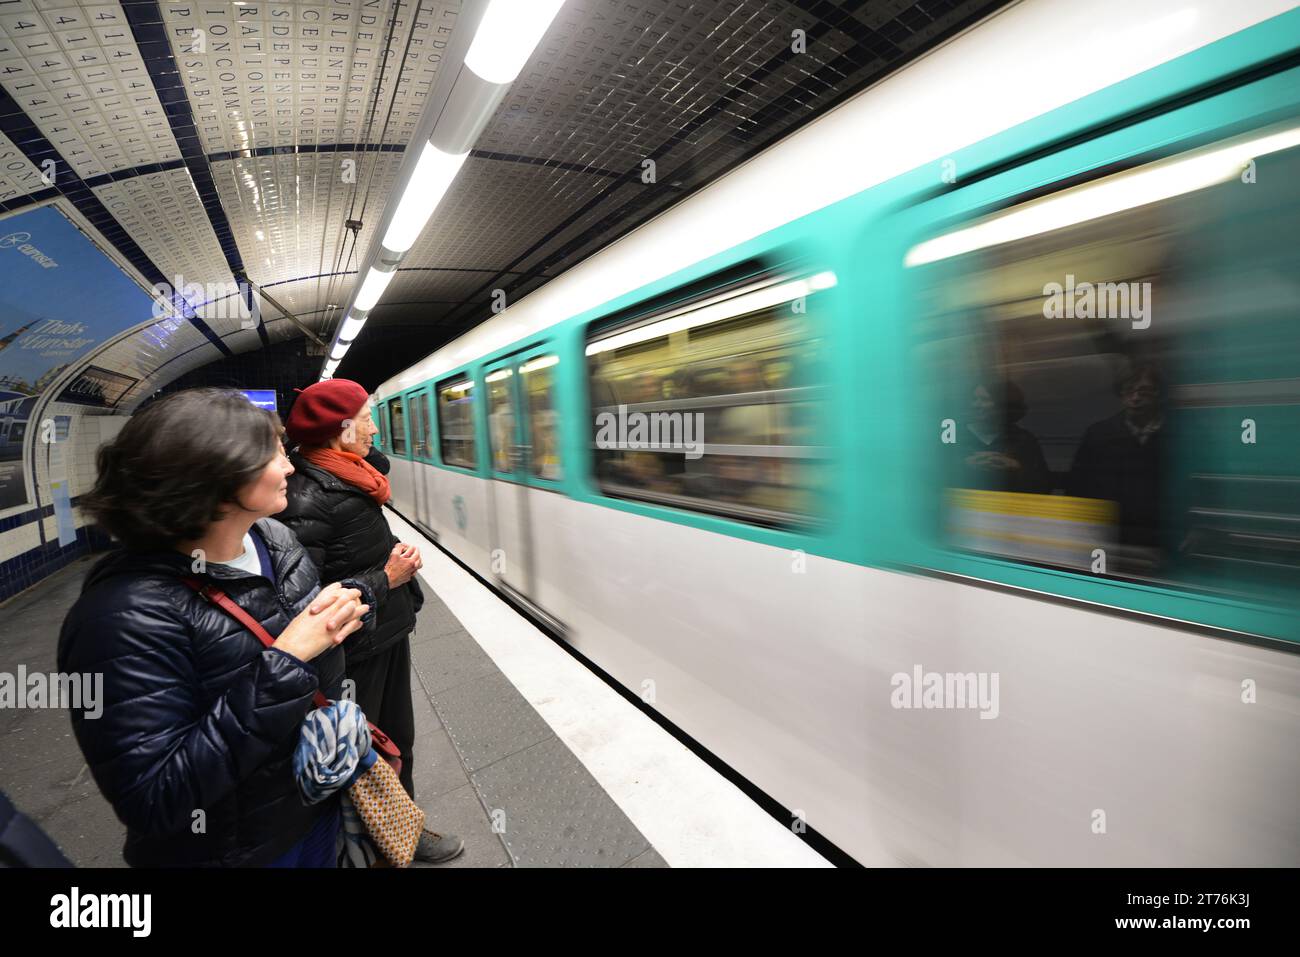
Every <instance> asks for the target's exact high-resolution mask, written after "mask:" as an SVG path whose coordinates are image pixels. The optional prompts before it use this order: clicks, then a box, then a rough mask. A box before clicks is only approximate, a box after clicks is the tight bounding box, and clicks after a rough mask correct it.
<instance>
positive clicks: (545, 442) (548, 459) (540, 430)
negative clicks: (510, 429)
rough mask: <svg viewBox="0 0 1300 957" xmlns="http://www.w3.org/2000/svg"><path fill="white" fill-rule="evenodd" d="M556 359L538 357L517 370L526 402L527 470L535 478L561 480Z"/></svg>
mask: <svg viewBox="0 0 1300 957" xmlns="http://www.w3.org/2000/svg"><path fill="white" fill-rule="evenodd" d="M559 361H560V357H559V356H538V357H537V358H536V359H529V360H528V361H527V362H525V363H524V364H523V365H522V366H520V367H519V374H520V376H521V377H522V379H523V387H524V394H525V395H526V396H527V401H528V434H529V443H530V446H531V449H532V453H531V459H532V462H531V465H530V470H531V471H532V474H533V475H536V476H537V477H538V478H544V479H550V480H551V481H558V480H559V478H560V436H559V427H558V423H557V421H556V415H555V365H556V363H558V362H559Z"/></svg>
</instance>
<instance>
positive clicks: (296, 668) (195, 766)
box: [58, 519, 344, 867]
mask: <svg viewBox="0 0 1300 957" xmlns="http://www.w3.org/2000/svg"><path fill="white" fill-rule="evenodd" d="M256 528H257V530H258V531H259V532H261V534H262V539H263V541H264V542H265V543H266V548H267V552H268V553H269V555H270V558H271V564H272V566H273V567H274V570H275V582H274V583H271V582H269V581H267V579H265V578H263V577H262V576H261V575H252V574H249V573H247V572H243V571H241V570H239V569H237V568H232V567H230V566H227V565H219V564H215V563H209V564H208V566H207V568H206V572H205V574H203V575H198V576H196V577H198V578H199V580H200V581H201V582H208V581H210V582H212V583H213V584H215V585H216V586H217V587H218V588H220V589H221V590H222V591H224V592H226V594H228V595H229V596H230V597H231V598H232V599H234V600H235V602H236V603H238V604H239V605H240V606H242V607H243V608H244V609H245V610H246V611H247V612H248V613H249V614H250V615H252V616H253V617H254V618H255V619H257V621H259V622H260V623H261V624H262V626H263V627H264V628H265V629H266V630H267V631H268V632H269V633H270V634H271V635H272V636H278V635H279V634H280V632H281V631H282V630H283V629H284V628H285V626H286V625H288V623H289V622H290V620H291V619H293V618H294V617H295V616H296V615H297V614H298V613H299V612H301V611H302V610H303V609H304V608H305V607H306V606H307V605H308V604H309V603H310V601H311V600H312V598H313V597H315V595H316V593H317V592H318V591H319V590H320V585H319V581H318V578H317V574H316V566H315V565H314V564H313V563H312V561H311V559H310V558H309V557H308V555H307V552H306V551H305V550H304V549H303V547H302V546H301V545H300V544H299V543H298V540H297V539H296V538H295V537H294V535H293V533H292V532H290V531H289V530H288V529H287V528H285V527H284V526H283V525H281V524H280V523H279V522H277V521H275V520H274V519H262V520H260V521H259V522H257V524H256ZM190 566H191V560H190V559H189V558H188V557H186V556H185V555H183V554H181V553H180V552H157V553H147V554H142V553H135V552H130V551H126V550H123V549H118V550H116V551H114V552H111V553H109V554H108V555H107V556H105V557H104V558H103V559H101V560H100V561H99V562H98V563H97V564H96V565H95V566H94V567H93V568H92V569H91V571H90V573H89V575H88V576H87V578H86V581H85V583H84V585H83V587H82V593H81V597H80V598H79V599H78V600H77V602H76V604H74V605H73V607H72V610H71V611H70V612H69V613H68V616H67V618H66V619H65V620H64V622H63V630H62V632H61V633H60V635H59V655H58V659H59V670H60V671H61V672H64V673H92V674H93V673H96V672H100V673H102V674H103V676H104V677H103V693H102V702H101V706H102V709H103V710H102V714H101V715H100V716H99V717H97V718H87V717H86V716H85V713H84V711H78V710H74V711H73V715H72V727H73V731H74V732H75V733H76V736H77V742H78V744H80V746H81V751H82V754H83V755H85V758H86V762H87V764H88V765H89V766H90V772H91V774H92V775H94V778H95V782H96V783H97V784H98V785H99V788H100V790H101V791H102V792H103V793H104V796H105V797H106V798H107V799H108V800H109V802H110V803H111V804H112V805H113V810H114V811H115V812H116V813H117V816H118V818H119V819H120V820H121V821H122V822H123V823H124V824H126V827H127V836H126V846H125V848H124V850H123V855H124V856H125V858H126V861H127V863H128V864H131V865H133V866H137V867H149V866H213V865H217V866H238V865H260V864H265V863H267V862H269V861H272V860H274V859H275V858H276V857H278V856H279V855H280V854H282V853H284V852H285V851H286V850H288V849H289V848H290V847H292V846H293V845H294V844H295V843H297V842H298V841H299V840H301V839H302V838H303V837H305V836H306V834H307V833H308V831H310V830H311V829H312V827H313V825H314V824H315V823H316V821H317V819H318V818H319V817H320V816H321V815H323V814H327V813H332V812H333V811H334V804H333V802H332V801H324V802H321V803H320V804H318V805H315V806H307V805H304V804H303V801H302V798H301V797H299V794H298V787H297V784H296V782H295V779H294V773H293V763H292V757H293V752H294V748H295V746H296V745H297V743H298V735H299V729H300V726H301V725H302V720H303V717H304V716H305V715H306V714H307V712H308V711H309V710H311V709H312V708H313V707H314V705H313V703H312V694H313V692H315V691H316V689H317V688H318V687H319V688H320V689H321V690H323V691H324V692H325V694H326V696H327V697H338V695H339V693H340V691H341V688H342V681H343V660H344V659H343V650H342V648H332V649H330V650H329V651H327V652H325V653H324V654H322V655H320V656H319V657H317V658H315V659H313V660H312V661H311V662H309V663H304V662H302V661H300V660H298V659H297V658H295V657H293V656H292V655H289V654H287V653H285V652H283V651H280V650H279V649H271V648H265V647H264V646H263V645H262V643H261V642H260V641H259V640H258V639H257V638H256V637H255V636H254V635H253V634H252V633H251V632H249V631H248V630H246V629H245V628H244V627H243V626H241V625H240V624H239V623H238V622H237V621H235V620H234V619H233V618H231V617H230V616H228V615H227V614H226V613H225V612H223V611H221V610H220V609H218V608H217V607H216V606H214V605H211V604H209V603H208V602H207V601H206V600H204V599H203V598H201V597H200V596H199V595H197V594H196V593H195V592H193V591H192V590H191V589H190V588H189V587H187V586H186V585H185V584H184V582H183V581H182V578H183V577H185V576H188V575H191V574H193V573H192V571H191V567H190ZM199 812H202V813H199Z"/></svg>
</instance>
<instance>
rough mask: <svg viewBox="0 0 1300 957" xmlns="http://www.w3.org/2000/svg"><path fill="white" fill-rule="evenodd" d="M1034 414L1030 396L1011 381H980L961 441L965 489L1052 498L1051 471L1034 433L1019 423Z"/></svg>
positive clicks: (972, 397) (976, 385)
mask: <svg viewBox="0 0 1300 957" xmlns="http://www.w3.org/2000/svg"><path fill="white" fill-rule="evenodd" d="M1028 411H1029V407H1028V405H1027V404H1026V403H1025V394H1024V392H1022V391H1021V389H1020V387H1019V386H1018V385H1016V384H1015V383H1014V382H1012V381H1010V380H1009V379H990V380H987V381H982V382H977V383H976V384H975V387H974V389H972V390H971V393H970V408H969V411H968V413H967V418H966V428H965V430H964V431H963V432H962V434H961V437H960V440H959V441H958V442H957V443H956V445H955V446H954V448H956V450H957V452H958V454H959V455H960V456H961V463H960V473H961V474H960V476H959V477H958V478H957V481H958V482H959V483H960V484H961V487H962V488H974V489H985V490H990V491H1001V492H1028V493H1032V494H1035V495H1047V494H1049V493H1050V492H1051V491H1052V478H1051V472H1050V471H1049V470H1048V468H1047V460H1046V459H1045V458H1044V457H1043V450H1042V448H1041V447H1040V446H1039V444H1038V439H1036V438H1035V437H1034V436H1033V433H1031V432H1028V431H1026V430H1025V429H1022V428H1021V427H1020V426H1019V425H1017V424H1016V423H1017V422H1019V421H1020V420H1021V419H1023V418H1024V417H1025V413H1026V412H1028Z"/></svg>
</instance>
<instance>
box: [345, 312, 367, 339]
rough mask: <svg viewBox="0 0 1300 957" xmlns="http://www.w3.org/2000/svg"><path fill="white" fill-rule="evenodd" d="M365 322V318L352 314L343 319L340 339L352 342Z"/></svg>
mask: <svg viewBox="0 0 1300 957" xmlns="http://www.w3.org/2000/svg"><path fill="white" fill-rule="evenodd" d="M365 324H366V320H365V319H354V318H353V317H352V316H348V317H347V318H346V319H344V320H343V326H342V327H341V328H340V329H339V341H340V342H351V341H352V340H353V339H355V338H356V337H357V333H359V332H360V331H361V328H362V327H363V326H364V325H365Z"/></svg>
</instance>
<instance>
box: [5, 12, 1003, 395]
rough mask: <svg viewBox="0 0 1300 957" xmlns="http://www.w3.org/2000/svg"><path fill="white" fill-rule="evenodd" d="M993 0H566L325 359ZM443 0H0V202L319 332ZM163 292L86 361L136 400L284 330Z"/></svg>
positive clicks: (905, 52) (418, 104)
mask: <svg viewBox="0 0 1300 957" xmlns="http://www.w3.org/2000/svg"><path fill="white" fill-rule="evenodd" d="M1005 3H1006V0H918V2H903V0H871V2H852V0H842V2H831V0H699V2H696V0H567V2H566V3H565V5H564V7H563V8H562V9H561V11H560V14H559V16H558V17H557V18H556V20H555V22H554V24H553V25H552V27H551V29H550V31H549V33H548V34H547V36H546V37H545V38H544V40H543V41H542V43H541V44H540V45H539V47H538V49H537V51H536V53H535V54H534V56H533V58H532V60H531V61H530V63H529V64H528V65H527V66H526V67H525V69H524V71H523V72H522V74H521V75H520V77H519V79H518V80H517V81H516V82H515V84H514V86H513V87H512V88H511V90H510V92H509V94H508V95H507V97H506V99H505V100H504V102H503V103H502V104H501V106H500V107H499V109H498V110H497V112H496V114H495V116H494V117H493V118H492V120H491V121H490V122H489V124H488V126H487V128H486V130H485V132H484V133H483V135H482V136H481V138H480V139H479V141H478V143H477V144H476V147H475V150H474V152H473V155H472V156H471V158H470V160H469V161H468V162H467V163H466V165H465V167H464V168H463V170H462V172H461V175H460V177H459V178H458V179H457V181H456V183H455V184H454V186H453V188H452V191H451V192H450V193H449V195H448V196H447V198H446V200H445V201H444V203H443V205H442V206H441V208H440V209H439V211H438V214H437V216H436V219H435V221H434V222H433V223H432V224H431V225H430V227H429V228H428V229H427V230H426V231H425V234H424V235H423V236H422V237H421V239H420V240H419V241H418V242H417V244H416V245H415V247H414V248H413V249H412V250H411V252H410V253H409V254H408V256H407V257H406V259H405V260H404V262H403V266H402V271H401V273H400V274H399V276H398V277H397V279H396V280H395V281H394V282H393V284H392V285H391V286H390V288H389V291H388V293H387V295H386V296H385V299H384V301H383V302H382V303H381V304H380V305H379V306H378V307H377V308H376V309H375V310H374V312H373V313H372V319H371V322H370V323H369V324H368V327H367V332H366V334H365V335H364V336H362V337H361V339H360V340H358V343H357V345H356V346H354V347H353V349H352V351H351V352H350V353H349V356H348V359H347V360H346V361H345V363H344V366H343V367H342V369H341V370H340V374H341V375H347V376H351V377H354V378H358V379H360V380H361V381H363V382H365V383H367V384H368V385H374V384H376V383H377V382H379V381H381V380H382V379H384V378H386V377H387V376H388V375H389V374H390V373H392V372H394V371H396V370H397V369H398V368H399V367H401V366H402V365H405V364H407V363H408V362H409V361H410V359H411V358H412V357H413V356H416V355H421V354H424V353H427V352H429V351H432V350H433V349H434V348H436V347H437V346H438V345H440V344H441V343H442V342H444V341H446V340H447V339H450V338H452V337H453V336H455V335H457V334H459V333H460V332H461V331H463V330H464V329H466V328H469V327H471V326H472V325H474V324H475V323H477V322H479V321H481V320H482V319H483V318H485V317H486V316H487V315H488V314H489V312H490V310H489V301H490V296H491V293H492V290H493V289H497V288H501V289H504V290H505V291H506V295H507V297H508V298H509V299H511V300H514V299H518V298H519V297H520V296H522V295H524V294H526V293H527V292H529V291H531V290H533V289H535V288H537V287H538V286H540V285H542V284H544V283H545V282H547V281H548V280H549V279H551V278H554V277H555V276H556V275H558V274H559V273H561V272H563V271H564V270H565V269H567V268H569V267H570V266H572V265H574V264H575V263H577V262H579V261H580V260H581V259H583V258H584V257H585V256H587V255H589V254H590V253H592V252H594V251H595V250H597V249H599V248H601V247H602V246H604V245H607V244H608V243H610V242H611V241H613V240H614V239H616V238H618V237H619V236H620V235H622V234H624V233H625V232H627V231H629V230H631V229H633V228H635V227H636V226H637V225H639V224H640V223H642V222H644V221H646V220H647V219H649V218H650V217H652V216H654V215H656V214H657V213H659V212H661V211H662V210H663V209H665V208H666V207H668V206H669V205H671V204H673V203H675V202H677V201H679V200H680V199H681V198H682V197H684V196H686V195H688V194H689V193H690V192H692V191H693V190H695V189H698V188H699V187H701V186H703V185H704V184H706V183H708V182H709V181H710V180H711V179H713V178H715V177H717V176H718V175H720V174H721V173H723V172H725V171H726V170H728V169H730V168H731V167H733V166H735V165H737V164H738V163H740V162H743V161H744V160H745V159H746V158H748V157H750V156H752V155H753V154H754V153H756V152H757V151H759V150H761V149H763V148H765V147H766V146H768V145H770V144H771V143H773V142H774V141H776V140H777V139H779V138H780V137H782V136H783V135H785V134H787V133H789V132H790V131H791V130H793V129H795V128H796V127H798V126H799V125H801V124H802V123H804V122H806V121H808V120H809V119H811V118H813V117H814V116H816V115H817V114H818V113H820V112H822V111H824V110H826V109H828V108H829V107H831V106H833V105H835V104H836V103H838V102H840V101H841V100H843V99H845V98H846V97H848V96H850V95H852V94H853V93H855V92H857V91H859V90H861V89H863V88H864V87H866V86H867V85H869V84H871V83H873V82H875V81H877V80H879V79H880V78H882V77H883V76H885V75H887V74H888V73H889V72H890V71H892V70H894V69H897V68H898V67H899V66H901V65H902V64H903V63H905V62H907V61H908V60H910V59H912V58H914V57H916V56H917V55H919V54H920V53H923V52H925V51H926V50H928V49H930V48H932V47H933V46H934V45H935V44H936V43H938V42H940V41H941V40H943V39H944V38H946V37H947V36H950V35H951V34H953V33H955V32H957V31H958V30H961V29H963V28H965V27H966V26H968V25H970V24H971V23H973V22H975V21H976V20H978V19H980V18H981V17H983V16H985V15H987V14H988V13H990V12H992V11H993V10H995V9H997V8H998V7H1001V6H1004V5H1005ZM459 9H460V0H328V2H326V0H297V2H280V3H259V2H231V0H170V2H158V0H121V2H117V0H80V2H70V0H3V2H0V86H3V93H0V214H2V213H4V212H5V211H9V210H18V209H23V208H27V207H29V206H31V205H32V204H34V203H39V202H45V201H49V200H52V199H60V198H61V199H62V200H63V201H64V202H65V204H66V205H70V206H71V207H73V208H75V210H76V212H77V213H78V214H79V215H80V217H81V218H82V219H83V220H84V222H85V223H86V224H88V225H89V226H90V227H92V228H93V229H94V230H97V231H98V232H99V233H100V234H101V235H102V237H103V238H104V240H105V241H106V242H107V243H108V244H110V245H112V246H114V247H115V248H116V252H117V253H119V254H120V256H121V257H122V258H123V259H125V260H126V261H128V262H129V263H130V264H131V265H132V266H133V267H134V269H135V270H136V271H137V272H138V273H139V275H140V276H141V277H142V278H143V279H144V280H145V281H146V282H147V283H153V282H159V281H167V282H173V281H174V278H173V277H175V276H183V277H184V279H185V280H186V281H187V282H196V283H199V284H202V285H205V286H208V285H211V284H225V285H226V286H229V284H231V283H232V282H233V281H234V280H235V279H237V278H239V277H240V276H242V275H247V277H248V278H249V279H251V280H252V282H253V283H255V284H256V285H257V286H259V287H262V288H264V289H265V290H266V292H267V293H268V294H270V295H271V296H273V297H274V298H275V300H276V301H277V302H278V303H279V304H280V305H282V306H283V307H284V308H286V309H288V310H289V311H290V312H292V313H293V314H294V316H295V317H296V318H297V319H299V320H300V321H301V322H302V323H303V324H305V325H306V326H307V327H309V328H311V329H312V330H314V331H315V332H316V333H317V334H318V335H320V336H321V337H322V338H325V339H328V338H329V336H330V334H331V333H332V331H333V327H334V325H335V324H336V323H337V322H338V320H339V318H340V317H339V316H338V314H337V313H338V310H337V305H338V304H341V303H343V302H345V301H346V299H347V297H348V294H349V292H350V289H351V285H352V282H353V280H354V276H355V271H356V269H357V264H358V263H359V262H361V261H364V257H365V252H366V249H367V244H368V243H369V242H370V241H371V239H372V238H373V236H372V234H373V230H374V227H375V225H376V223H377V222H378V220H379V218H380V216H381V215H382V212H383V209H384V204H385V202H386V201H387V199H388V196H389V193H390V192H391V189H392V184H393V180H394V177H395V175H396V172H397V169H398V166H399V165H400V163H401V158H402V155H403V150H404V149H405V148H406V147H407V146H408V145H409V141H410V138H411V136H412V134H413V131H414V129H415V127H416V125H417V122H418V120H419V117H420V113H421V111H422V109H423V105H424V101H425V98H426V97H427V96H428V94H429V92H430V90H431V89H432V86H433V83H434V81H435V79H436V77H437V73H438V70H439V68H440V65H441V52H440V51H441V50H442V48H443V46H444V44H445V41H446V40H447V38H448V36H449V35H450V33H451V31H452V30H453V29H454V28H455V24H456V20H457V16H458V13H459ZM796 30H803V31H804V32H805V35H806V50H805V51H803V52H796V51H795V50H794V48H793V47H794V44H793V43H792V37H793V34H794V31H796ZM647 159H650V160H654V162H655V164H656V167H657V169H656V172H657V177H656V180H657V181H656V182H655V183H653V184H646V183H643V182H642V179H641V174H642V171H643V162H644V161H645V160H647ZM50 161H53V163H52V165H51V162H50ZM51 169H52V170H53V173H54V175H53V177H52V178H51V177H49V176H48V175H43V174H44V173H45V171H47V170H51ZM348 220H357V221H360V222H361V224H362V225H361V227H360V229H359V230H355V231H354V230H350V229H348V228H346V227H345V222H346V221H348ZM191 305H192V306H193V307H194V313H193V316H192V317H191V318H190V319H189V320H188V321H187V320H181V321H180V322H179V323H176V322H170V323H169V324H167V323H154V324H152V325H151V326H149V327H148V328H145V329H141V330H140V331H138V332H137V333H136V334H135V335H133V336H130V337H128V338H127V339H125V340H123V341H122V342H121V343H119V344H117V345H115V346H113V347H112V349H111V350H110V351H112V352H113V356H112V357H108V356H103V355H101V356H100V357H99V358H96V359H94V360H93V361H94V364H96V365H99V366H100V367H103V368H107V367H109V366H107V365H106V364H105V363H106V362H109V360H110V358H112V359H114V361H115V360H116V359H120V360H121V361H122V362H123V364H124V367H125V366H126V365H129V367H130V369H131V374H132V375H133V376H136V377H139V378H140V379H141V384H140V386H138V387H137V395H136V396H135V398H143V397H144V396H145V395H147V394H148V393H147V392H146V391H144V390H146V389H152V388H157V387H158V386H159V385H162V384H165V383H166V382H167V381H169V380H170V379H171V378H174V377H175V375H179V373H180V372H183V371H185V370H186V369H188V368H192V367H194V366H195V365H198V364H202V363H203V362H208V361H212V360H213V359H216V358H220V357H221V356H223V355H228V354H232V353H236V352H240V351H244V350H247V349H252V348H258V347H260V346H262V345H265V344H269V343H270V342H274V341H278V340H280V339H283V338H288V337H292V336H296V335H299V334H300V329H299V327H298V326H297V325H296V324H295V323H293V322H290V321H289V320H286V319H284V318H282V317H281V315H280V313H279V312H278V311H277V310H276V309H275V308H273V307H271V306H270V304H269V303H265V302H263V303H262V313H263V315H262V320H263V321H262V322H261V323H260V324H259V325H258V327H257V328H255V329H250V328H247V326H248V323H247V322H244V323H243V325H242V326H241V321H240V318H239V317H238V316H237V315H234V314H233V313H234V311H233V310H230V309H227V308H223V307H221V305H220V304H219V303H207V304H206V305H205V304H204V303H203V302H202V301H191ZM187 330H188V331H187ZM164 340H165V342H164ZM136 347H138V349H139V353H140V357H139V358H128V357H129V356H130V354H131V350H132V349H133V348H136ZM141 363H143V364H144V365H143V366H142V365H141ZM151 363H152V364H151ZM110 364H111V363H110ZM145 366H147V368H146V367H145Z"/></svg>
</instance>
